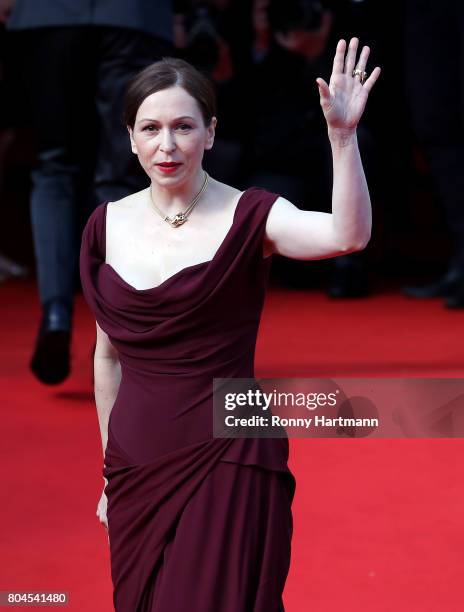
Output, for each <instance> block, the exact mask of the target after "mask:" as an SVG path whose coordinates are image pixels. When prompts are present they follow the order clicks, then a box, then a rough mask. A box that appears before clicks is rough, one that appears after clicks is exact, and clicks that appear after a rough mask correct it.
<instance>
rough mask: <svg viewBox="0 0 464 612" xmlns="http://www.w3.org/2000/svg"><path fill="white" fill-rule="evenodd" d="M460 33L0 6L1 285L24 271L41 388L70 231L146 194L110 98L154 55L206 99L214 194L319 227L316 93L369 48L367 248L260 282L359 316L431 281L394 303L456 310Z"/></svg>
mask: <svg viewBox="0 0 464 612" xmlns="http://www.w3.org/2000/svg"><path fill="white" fill-rule="evenodd" d="M463 16H464V8H463V6H462V5H461V4H460V3H459V2H458V1H457V0H442V1H441V2H440V3H438V2H435V1H433V0H407V1H405V2H402V1H401V0H393V1H392V2H389V3H388V4H387V3H378V2H375V0H338V1H337V0H320V1H319V0H207V1H205V0H173V2H172V3H171V2H170V1H169V0H159V1H157V2H153V1H152V0H145V2H144V1H143V0H140V1H139V2H138V3H135V2H132V1H131V0H113V1H112V2H110V1H109V0H105V1H101V2H100V1H99V0H92V1H90V0H61V1H60V2H57V0H42V1H41V2H40V3H37V2H36V0H16V1H14V0H0V18H2V19H3V20H4V21H5V22H6V25H5V27H4V29H3V30H2V32H1V36H0V53H1V61H2V68H3V70H2V74H1V83H0V86H1V89H0V110H1V121H2V123H1V126H0V129H1V131H0V206H1V209H0V210H1V215H2V219H3V224H2V225H3V228H2V229H1V230H0V252H3V255H1V256H0V281H1V280H6V279H7V278H8V276H21V275H24V274H26V268H25V265H24V264H28V265H29V266H31V267H33V263H34V259H35V262H36V266H35V267H36V269H37V277H38V286H39V294H40V300H41V304H42V307H43V310H44V315H43V318H42V323H41V330H39V336H38V341H37V346H36V351H35V355H34V358H33V360H32V367H33V370H34V369H35V371H36V374H37V375H38V376H39V378H40V377H41V376H42V374H41V365H40V358H41V346H40V339H41V337H42V338H43V337H44V336H46V330H45V329H44V326H45V327H46V316H47V312H48V313H49V310H50V308H51V309H53V308H55V309H57V310H56V313H57V314H56V316H57V317H58V319H60V321H61V323H60V325H61V327H62V328H63V329H65V330H66V329H70V327H71V319H72V307H73V295H74V291H75V290H76V289H78V284H79V283H78V277H77V273H76V270H77V249H78V245H79V235H80V234H79V232H80V231H81V229H82V227H83V223H84V222H85V220H86V218H87V217H88V215H89V213H90V212H91V210H92V209H93V208H94V207H95V206H96V205H97V204H98V203H100V202H103V201H105V200H110V201H113V200H116V199H119V198H121V197H123V196H124V195H126V194H128V193H131V192H133V191H135V190H137V189H141V188H143V187H145V186H146V185H147V178H146V176H144V175H143V172H142V171H141V170H140V168H138V167H137V163H136V160H135V159H134V156H133V155H132V154H131V152H130V147H129V140H128V136H127V132H126V130H125V127H124V126H123V125H122V124H121V113H120V110H121V105H122V96H123V92H124V88H125V85H126V83H127V81H128V79H129V78H130V77H131V76H132V75H133V74H135V72H137V71H138V70H140V69H141V68H143V67H144V66H146V65H148V64H149V63H151V62H153V61H156V60H157V59H160V58H161V57H163V56H166V55H174V56H178V57H181V58H183V59H186V60H187V61H189V62H191V63H192V64H193V65H195V66H196V67H197V68H199V69H200V70H202V71H203V72H205V73H206V74H208V76H209V77H210V78H211V80H212V81H213V82H214V84H215V87H216V92H217V98H218V127H217V130H216V140H215V144H214V147H213V149H212V150H211V151H207V152H206V153H205V157H204V167H205V169H206V170H207V171H208V172H209V173H210V174H211V175H212V176H213V177H214V178H216V179H217V180H220V181H223V182H226V183H228V184H231V185H233V186H235V187H237V188H239V189H245V188H247V187H249V186H251V185H255V186H259V187H263V188H266V189H268V190H270V191H273V192H276V193H279V194H280V195H282V196H284V197H286V198H287V199H289V200H290V201H291V202H293V203H294V204H295V205H297V206H298V207H300V208H303V209H308V210H320V211H326V212H328V211H330V205H331V184H332V163H331V150H330V146H329V141H328V138H327V129H326V125H325V120H324V117H323V114H322V110H321V108H320V103H319V93H318V89H317V85H316V77H318V76H321V77H323V78H324V79H325V80H327V81H328V80H329V78H330V73H331V68H332V61H333V55H334V51H335V46H336V43H337V41H338V40H339V39H340V38H345V39H346V40H349V39H350V38H351V37H352V36H357V37H358V38H359V39H360V42H361V45H369V46H370V47H371V56H370V59H369V64H368V66H367V70H368V72H369V69H372V68H373V67H374V66H376V65H379V66H381V67H382V78H381V79H380V81H379V85H378V87H377V88H376V92H375V95H374V96H372V99H370V100H369V104H368V106H367V109H366V112H365V114H364V116H363V118H362V120H361V123H360V125H359V126H358V131H357V133H358V142H359V147H360V151H361V156H362V159H363V164H364V168H365V172H366V176H367V181H368V185H369V189H370V193H371V199H372V204H373V213H374V231H373V237H372V240H371V243H370V244H369V246H368V247H367V249H365V250H364V251H362V252H359V253H353V254H350V255H346V256H341V257H337V258H334V259H332V260H330V261H326V262H302V261H293V260H288V259H284V258H280V257H275V258H274V261H273V268H272V278H273V280H274V281H275V282H277V283H280V284H285V285H287V286H292V287H299V288H309V287H313V286H317V285H319V284H320V283H321V282H322V284H323V286H324V288H325V290H326V291H327V292H328V294H329V295H330V296H331V297H333V298H343V297H351V298H360V297H363V296H366V295H369V293H371V292H372V291H375V290H376V289H377V288H378V287H379V286H380V285H379V282H378V280H379V279H385V278H387V277H391V276H395V275H396V277H397V279H398V283H399V284H403V283H404V281H405V275H406V277H407V276H411V277H412V276H417V277H419V276H420V277H423V278H425V277H426V276H430V277H433V275H434V274H437V278H436V279H435V280H433V279H432V282H430V283H429V284H425V285H424V284H422V285H421V284H419V285H414V286H406V287H403V291H405V293H407V294H408V295H409V296H411V297H416V298H427V297H436V296H440V297H443V298H444V300H445V305H447V306H448V307H457V308H462V307H464V206H463V204H464V202H463V201H462V200H463V198H464V185H463V184H462V183H463V181H464V173H463V172H462V170H461V169H462V167H463V164H462V161H463V160H462V157H463V153H464V150H463V138H462V136H463V134H462V132H463V110H464V109H463V100H462V96H463V93H462V88H461V83H460V81H461V80H462V79H463V78H464V77H463V74H464V73H463V71H462V60H463V59H464V58H463V57H462V55H463V49H464V45H463V44H462V41H463V25H464V19H463ZM29 202H30V208H29ZM29 210H30V221H29ZM51 220H53V221H51ZM29 223H30V227H31V236H29V234H28V231H27V228H28V227H29ZM18 236H19V240H18ZM18 244H19V245H21V246H20V247H18ZM31 244H33V249H31V248H30V245H31ZM33 255H34V257H33ZM14 259H15V260H18V261H20V262H21V263H20V264H19V263H16V262H14V261H13V260H14ZM47 309H48V310H47ZM68 344H69V334H68V335H67V336H66V335H65V336H64V339H63V346H66V347H67V346H68ZM42 348H43V347H42ZM46 348H47V351H49V349H50V346H48V347H46ZM66 350H67V349H66ZM34 359H35V362H34ZM64 375H66V374H64ZM60 377H63V372H61V373H60V374H59V375H57V378H58V379H60ZM51 382H52V381H51Z"/></svg>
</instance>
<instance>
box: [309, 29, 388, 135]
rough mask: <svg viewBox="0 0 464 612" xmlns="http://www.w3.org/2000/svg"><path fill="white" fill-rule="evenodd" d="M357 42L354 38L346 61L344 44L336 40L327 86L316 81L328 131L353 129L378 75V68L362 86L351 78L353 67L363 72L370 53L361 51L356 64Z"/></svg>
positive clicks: (357, 80)
mask: <svg viewBox="0 0 464 612" xmlns="http://www.w3.org/2000/svg"><path fill="white" fill-rule="evenodd" d="M358 42H359V41H358V39H357V38H352V39H351V41H350V45H349V48H348V53H347V55H346V60H345V51H346V41H344V40H339V41H338V44H337V49H336V51H335V57H334V62H333V69H332V74H331V76H330V82H329V84H327V83H326V82H325V81H324V79H321V78H320V77H319V78H317V79H316V81H317V84H318V85H319V94H320V102H321V107H322V111H323V113H324V117H325V118H326V121H327V125H328V127H329V129H339V130H347V131H351V130H355V129H356V126H357V125H358V122H359V120H360V119H361V116H362V114H363V112H364V108H365V106H366V102H367V98H368V96H369V92H370V91H371V89H372V87H373V86H374V83H375V82H376V81H377V79H378V77H379V75H380V68H379V67H378V66H377V67H376V68H374V70H373V71H372V73H371V75H370V77H369V78H368V79H367V80H366V81H365V82H364V84H363V85H362V84H361V78H360V77H359V76H358V75H356V76H355V77H353V76H352V73H353V70H354V68H355V66H356V68H359V69H360V70H361V71H364V70H365V69H366V64H367V58H368V57H369V53H370V49H369V47H366V46H365V47H363V49H362V51H361V55H360V56H359V60H358V62H357V63H356V53H357V50H358Z"/></svg>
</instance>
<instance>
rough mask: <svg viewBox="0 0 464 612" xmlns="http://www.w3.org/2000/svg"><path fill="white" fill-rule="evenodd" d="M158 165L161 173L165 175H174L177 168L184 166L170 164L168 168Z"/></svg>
mask: <svg viewBox="0 0 464 612" xmlns="http://www.w3.org/2000/svg"><path fill="white" fill-rule="evenodd" d="M156 165H157V167H158V168H159V169H160V170H161V172H164V173H165V174H172V173H173V172H175V171H176V170H177V168H180V166H181V165H182V164H170V165H166V166H164V165H162V164H156Z"/></svg>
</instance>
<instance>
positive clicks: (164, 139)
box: [160, 130, 176, 151]
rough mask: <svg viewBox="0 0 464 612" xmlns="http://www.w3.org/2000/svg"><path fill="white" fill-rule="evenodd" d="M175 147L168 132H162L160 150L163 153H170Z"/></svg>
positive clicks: (172, 138)
mask: <svg viewBox="0 0 464 612" xmlns="http://www.w3.org/2000/svg"><path fill="white" fill-rule="evenodd" d="M175 146H176V143H175V140H174V137H173V135H172V134H171V132H170V130H165V131H164V132H162V134H161V144H160V148H161V149H162V150H163V151H172V150H173V149H174V148H175Z"/></svg>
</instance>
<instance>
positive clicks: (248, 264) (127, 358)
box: [80, 187, 295, 612]
mask: <svg viewBox="0 0 464 612" xmlns="http://www.w3.org/2000/svg"><path fill="white" fill-rule="evenodd" d="M277 197H278V195H277V194H273V193H271V192H268V191H266V190H264V189H260V188H256V187H252V188H249V189H247V190H246V191H244V192H243V194H242V195H241V196H240V198H239V200H238V202H237V205H236V209H235V213H234V217H233V222H232V225H231V227H230V229H229V231H228V232H227V234H226V236H225V237H224V240H223V242H222V243H221V245H220V247H219V248H218V250H217V252H216V254H215V255H214V257H213V258H212V259H211V260H210V261H205V262H202V263H200V264H194V265H192V266H187V267H186V268H183V269H182V270H180V271H179V272H177V273H176V274H174V275H172V276H171V277H169V278H168V279H166V280H165V281H164V282H162V283H161V284H159V285H157V286H156V287H152V288H150V289H142V290H138V289H135V288H134V287H132V286H131V285H130V284H129V283H128V282H127V281H125V280H124V279H123V278H122V277H121V276H120V275H119V274H118V272H116V270H115V269H114V268H113V267H112V266H110V265H109V264H108V263H106V261H105V254H106V208H107V203H103V204H101V205H100V206H98V207H97V208H96V209H95V211H94V212H93V213H92V215H91V216H90V218H89V220H88V222H87V224H86V226H85V228H84V232H83V236H82V245H81V254H80V273H81V282H82V288H83V293H84V297H85V299H86V301H87V303H88V305H89V307H90V308H91V310H92V312H93V314H94V316H95V318H96V320H97V322H98V324H99V325H100V327H101V328H102V329H103V330H104V331H105V332H106V333H107V334H108V337H109V339H110V341H111V343H112V344H113V345H114V347H115V348H116V350H117V351H118V355H119V360H120V363H121V373H122V378H121V384H120V387H119V391H118V394H117V398H116V400H115V403H114V406H113V408H112V411H111V415H110V420H109V424H108V444H107V448H106V453H105V464H104V468H103V473H104V475H105V476H106V478H107V479H108V485H107V487H106V494H107V498H108V513H107V514H108V526H109V540H110V555H111V574H112V581H113V587H114V592H113V600H114V606H115V609H116V611H117V612H184V611H187V610H189V611H191V612H197V611H198V612H242V611H243V612H274V611H276V612H277V611H280V610H283V605H282V590H283V587H284V584H285V579H286V575H287V572H288V568H289V564H290V541H291V536H292V515H291V503H292V500H293V497H294V493H295V479H294V477H293V474H292V473H291V472H290V470H289V468H288V465H287V460H288V439H287V438H276V439H270V438H267V439H259V438H240V439H232V438H214V437H213V409H212V406H213V402H212V393H213V378H253V377H254V354H255V344H256V338H257V333H258V327H259V322H260V317H261V312H262V307H263V303H264V297H265V290H266V283H267V279H268V274H269V266H270V258H267V259H264V258H263V248H262V246H263V238H264V231H265V225H266V219H267V215H268V213H269V210H270V208H271V206H272V204H273V203H274V202H275V200H276V198H277ZM258 483H259V484H258ZM226 499H227V500H228V505H227V506H224V508H226V509H227V512H228V513H230V516H229V521H228V522H227V525H226V523H225V522H224V517H223V516H217V515H214V514H210V512H209V509H210V507H211V506H213V507H214V504H213V503H212V501H211V500H213V501H215V502H216V503H217V507H218V508H221V506H220V504H221V503H223V504H224V500H226ZM206 500H208V501H206ZM192 508H194V509H195V510H194V512H193V510H191V509H192ZM202 508H203V510H204V520H201V519H200V518H198V517H200V516H202V512H201V509H202ZM224 508H223V509H222V510H223V511H224V512H225V511H226V510H224ZM222 510H221V511H222ZM248 512H249V515H250V521H249V522H248V521H247V520H246V517H247V516H248ZM193 514H195V516H197V519H196V520H195V522H193V523H192V519H191V516H192V515H193ZM263 526H266V529H264V527H263ZM192 529H196V531H197V533H196V534H191V530H192ZM229 529H230V531H229ZM188 534H191V535H190V536H189V535H188ZM231 534H235V535H234V537H233V538H232V537H229V536H231ZM239 534H241V536H240V537H239ZM257 534H258V535H257ZM200 536H201V537H200ZM237 538H238V539H237ZM216 540H217V541H218V542H221V548H220V550H219V548H217V547H216V546H215V545H214V542H215V541H216ZM199 541H205V542H209V546H205V549H204V551H202V550H198V548H199V546H198V542H199ZM237 542H239V543H240V546H238V544H237ZM188 559H191V560H192V563H193V562H194V567H191V572H190V573H188V572H187V571H186V563H187V560H188ZM218 566H219V567H218ZM219 568H223V570H224V571H219ZM176 576H177V580H179V579H180V578H179V577H182V578H181V582H180V583H179V587H178V588H175V585H174V583H173V581H175V580H176ZM168 600H169V603H168Z"/></svg>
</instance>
